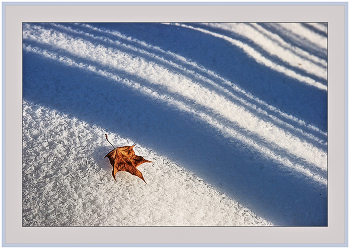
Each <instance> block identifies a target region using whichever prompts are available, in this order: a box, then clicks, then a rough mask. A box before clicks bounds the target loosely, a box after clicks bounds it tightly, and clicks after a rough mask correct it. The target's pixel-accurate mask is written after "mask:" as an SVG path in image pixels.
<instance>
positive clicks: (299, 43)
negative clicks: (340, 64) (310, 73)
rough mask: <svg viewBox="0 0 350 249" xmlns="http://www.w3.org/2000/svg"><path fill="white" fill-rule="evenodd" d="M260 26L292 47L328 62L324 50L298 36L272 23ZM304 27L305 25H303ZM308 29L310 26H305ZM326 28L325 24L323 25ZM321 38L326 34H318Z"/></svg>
mask: <svg viewBox="0 0 350 249" xmlns="http://www.w3.org/2000/svg"><path fill="white" fill-rule="evenodd" d="M259 25H260V26H262V27H263V28H265V29H266V30H269V31H270V32H272V33H276V34H278V35H279V36H280V37H281V38H282V39H284V40H286V41H288V42H289V43H290V44H291V45H292V46H296V47H300V48H302V49H303V50H305V51H307V52H309V53H310V54H313V55H315V56H317V57H319V58H321V59H324V60H326V61H328V53H327V51H326V50H325V49H322V48H318V47H316V46H315V45H314V44H313V43H311V42H308V41H306V40H305V39H302V38H301V37H299V36H298V35H295V34H293V33H292V32H290V31H289V30H286V29H284V28H282V27H280V26H278V25H276V24H274V23H259ZM304 26H305V24H304ZM307 26H308V28H310V25H307ZM325 26H327V24H325ZM318 33H319V34H320V35H321V36H324V37H327V34H325V33H321V32H318Z"/></svg>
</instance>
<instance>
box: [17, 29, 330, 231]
mask: <svg viewBox="0 0 350 249" xmlns="http://www.w3.org/2000/svg"><path fill="white" fill-rule="evenodd" d="M163 25H164V26H165V27H168V26H177V27H181V28H184V29H190V30H195V31H199V32H202V33H205V34H208V35H210V36H213V37H217V38H220V39H223V40H225V41H229V42H230V43H231V44H232V45H234V46H237V47H239V48H240V49H242V50H243V51H244V52H245V53H247V54H248V55H249V56H250V57H252V58H254V59H255V60H256V61H257V62H258V63H260V64H262V65H264V66H265V67H267V68H269V69H271V70H275V71H278V72H280V73H282V74H283V75H286V76H288V77H292V78H294V79H297V80H298V81H299V82H303V83H306V84H308V85H309V86H310V88H315V89H317V91H319V90H321V91H319V92H324V91H327V86H326V85H324V84H323V83H320V82H317V81H315V78H319V79H322V80H324V81H326V80H327V70H326V69H327V62H326V61H325V60H323V59H321V58H320V57H317V56H315V55H314V54H311V53H309V52H307V51H305V50H303V49H301V48H298V47H295V46H293V45H292V44H290V43H288V41H287V40H285V38H283V37H281V36H278V35H276V34H274V33H273V32H271V31H269V30H267V29H264V28H263V26H260V25H256V24H201V26H195V25H187V24H178V23H175V24H163ZM276 26H277V25H276ZM310 26H311V24H310ZM203 27H207V28H203ZM293 27H295V28H296V30H297V31H298V32H301V33H303V34H305V35H306V38H304V39H308V40H312V41H313V40H314V39H316V38H317V37H318V34H313V33H312V32H311V31H310V32H309V31H308V32H305V31H304V29H305V27H303V26H300V25H299V26H298V25H297V26H293ZM313 27H314V28H315V29H317V30H319V31H320V32H323V31H324V26H323V25H317V24H313ZM279 28H280V29H285V30H288V27H287V26H286V25H284V26H283V25H281V26H279ZM213 29H215V30H218V31H217V32H213V31H212V30H213ZM227 32H228V33H227ZM298 32H297V33H298ZM223 33H224V34H225V35H223ZM229 33H232V34H233V37H234V36H235V35H240V36H242V37H244V39H247V40H250V41H251V42H252V43H254V44H255V47H256V48H257V47H259V51H262V50H264V51H265V52H266V53H267V54H269V55H270V56H271V57H276V58H278V59H279V60H280V61H283V63H285V64H283V63H281V64H276V62H275V61H272V60H270V59H269V58H268V57H265V56H264V55H263V54H262V53H260V52H259V51H258V50H256V49H255V48H254V47H251V46H250V45H249V44H248V43H243V42H241V41H239V40H236V39H234V38H231V37H230V36H229V35H228V34H229ZM300 39H301V38H300ZM317 46H319V47H320V50H322V49H326V47H324V41H323V40H322V41H320V42H319V43H317ZM23 51H24V53H26V54H35V55H39V56H40V57H41V58H45V59H46V60H47V61H48V62H50V63H59V64H62V65H66V66H68V67H70V68H77V69H82V70H84V71H86V72H88V73H89V74H94V75H98V76H102V77H104V78H106V79H108V80H109V82H112V84H116V85H123V86H126V87H128V88H129V89H132V90H133V91H135V92H137V93H139V94H142V95H143V96H146V97H147V98H149V99H152V100H153V101H154V102H155V103H159V104H160V105H161V106H167V107H170V108H171V110H174V111H176V112H180V113H186V115H190V116H191V119H193V120H197V121H199V122H200V124H201V125H202V126H203V127H207V128H206V129H212V130H215V131H216V133H217V134H219V135H218V138H219V139H220V140H222V141H225V143H226V144H227V145H230V144H235V143H236V142H237V141H239V142H240V143H242V144H243V145H244V146H245V150H249V151H252V152H254V153H255V152H257V153H258V154H259V155H260V156H261V157H263V158H266V160H271V161H273V162H275V163H276V164H277V165H278V166H279V167H281V170H284V172H289V173H292V175H293V177H297V178H300V179H305V180H303V181H307V182H310V183H311V182H312V184H314V186H317V187H315V188H316V189H318V188H320V189H324V188H325V187H326V186H327V132H325V131H322V130H321V129H320V128H318V127H317V126H316V125H312V124H309V123H307V122H305V121H304V120H302V119H300V118H297V117H295V116H293V115H291V114H289V113H286V112H284V111H282V110H280V109H279V108H277V107H275V106H274V105H272V104H270V103H268V102H267V101H263V100H261V99H259V98H258V97H256V96H254V95H253V94H251V93H250V92H249V91H247V90H245V89H244V88H242V87H241V86H238V85H237V84H235V83H234V82H232V81H230V80H229V79H226V78H224V77H222V76H220V75H219V74H217V73H216V72H214V71H212V70H209V69H207V68H205V67H204V66H202V65H200V63H197V62H195V61H192V60H190V59H188V58H186V57H184V56H181V55H179V54H177V53H175V52H172V51H168V50H164V49H162V48H160V47H157V46H154V45H151V44H149V43H147V42H145V41H142V40H139V39H136V38H134V37H132V36H128V35H125V34H123V33H122V32H119V31H116V30H109V29H104V28H99V27H98V26H95V25H93V24H55V23H52V24H29V23H27V24H24V25H23ZM265 52H264V53H265ZM283 65H288V66H287V67H285V66H283ZM311 75H312V77H311ZM309 76H310V77H309ZM44 84H45V83H44ZM82 94H84V93H82ZM23 106H24V111H23V134H24V135H23V148H24V150H25V151H26V153H24V157H23V159H24V165H23V181H24V183H25V184H24V188H23V189H24V194H23V198H24V200H23V203H24V207H23V210H24V225H34V226H36V225H39V226H46V225H50V226H51V225H54V226H61V225H64V226H68V225H77V226H80V225H89V226H99V225H144V226H149V225H150V226H153V225H165V226H166V225H190V226H193V225H194V226H197V225H200V226H202V225H209V226H212V225H214V226H217V225H219V226H226V225H230V226H236V225H247V226H250V225H272V224H273V223H274V222H272V221H271V220H270V221H268V220H266V219H264V218H262V217H259V216H258V215H256V214H255V213H254V212H253V211H252V210H250V209H248V208H246V207H243V206H242V205H240V204H239V203H238V202H237V201H235V200H233V199H231V198H228V197H226V196H225V195H222V193H220V192H218V191H216V190H215V189H214V188H213V187H212V186H211V185H210V184H208V183H206V182H204V181H203V180H202V179H201V178H199V177H197V176H196V175H194V174H192V173H191V172H189V171H187V170H185V169H184V168H183V167H181V166H179V165H177V163H175V162H172V161H170V160H169V159H167V158H166V157H164V156H161V155H157V154H156V153H155V152H153V151H152V150H151V149H150V148H147V147H144V146H142V145H140V144H138V145H137V148H138V149H139V151H140V152H143V155H147V156H148V158H147V159H148V160H151V161H154V162H155V164H154V166H152V167H145V166H143V167H144V170H142V171H143V172H145V174H144V176H145V178H146V176H147V177H148V179H150V181H147V183H149V182H152V184H150V186H141V187H140V186H139V184H138V183H137V184H136V185H135V183H136V182H137V181H136V180H135V179H134V178H132V176H129V175H127V174H121V178H120V179H119V178H118V181H119V182H118V184H117V185H115V183H114V182H113V181H114V180H113V179H110V177H108V175H110V172H109V170H110V169H109V166H108V164H105V162H103V161H101V160H100V159H98V158H102V157H103V155H102V154H101V153H102V152H100V151H102V146H103V145H105V141H104V139H103V137H104V136H103V135H104V134H105V133H108V134H109V136H110V137H111V140H114V141H117V144H118V146H123V145H130V144H131V143H138V142H137V141H131V140H130V139H128V138H122V137H121V136H119V135H118V134H114V133H113V132H111V131H108V130H105V129H103V128H101V127H97V126H91V125H89V124H88V123H85V122H84V121H80V120H78V119H76V118H75V117H72V116H67V115H65V114H63V113H60V112H57V111H56V110H52V109H50V108H47V107H45V106H42V105H39V104H36V103H35V102H32V101H29V100H26V98H25V96H24V102H23ZM141 120H142V119H141ZM123 122H127V121H123ZM56 125H58V126H59V127H60V129H59V130H58V131H56V130H55V129H57V127H56ZM83 130H84V131H83ZM69 137H72V138H75V139H71V140H70V139H69ZM32 148H39V149H40V150H39V151H48V150H51V151H52V155H49V154H46V155H40V154H38V152H37V151H35V150H34V149H32ZM79 150H80V151H83V154H84V155H87V157H81V156H80V155H79V152H78V151H79ZM105 150H106V148H103V151H105ZM96 153H99V155H96ZM67 154H69V155H70V156H67ZM84 158H85V159H84ZM56 160H58V162H57V163H55V162H56ZM33 162H38V163H39V164H40V165H41V166H42V168H41V169H40V167H39V166H38V165H36V164H33ZM52 165H54V167H53V168H52V169H50V167H51V166H52ZM86 165H89V166H88V168H87V171H84V167H86ZM101 165H102V166H101ZM103 165H104V166H103ZM216 167H218V166H216ZM60 176H64V178H60ZM73 179H74V180H76V179H80V180H79V181H78V182H77V183H75V182H74V181H73ZM88 179H91V182H93V183H98V182H103V183H104V184H105V186H102V185H99V186H97V188H96V186H94V187H92V186H90V185H89V183H88V181H90V180H88ZM107 179H108V180H107ZM125 181H127V182H128V184H126V185H125ZM135 181H136V182H135ZM179 181H180V182H181V183H180V182H179ZM57 184H61V185H62V186H64V187H59V185H57ZM79 184H81V186H82V187H83V188H85V190H83V189H82V187H80V186H79ZM179 184H180V185H181V186H182V187H180V189H178V188H179V186H178V185H179ZM188 184H190V185H191V187H190V188H188ZM166 185H167V187H165V186H166ZM38 186H40V187H39V189H40V191H42V192H40V195H41V196H42V198H41V199H40V200H38V199H35V198H37V194H38V193H37V192H35V188H37V187H38ZM116 186H117V187H116ZM55 188H58V191H61V194H62V193H63V196H64V198H65V199H64V198H63V199H62V198H60V193H59V192H58V191H57V190H55ZM96 189H97V190H98V191H97V193H95V192H94V191H96ZM175 189H176V190H175ZM159 191H160V192H159ZM177 191H178V193H176V192H177ZM109 192H113V193H118V194H119V195H120V196H119V197H117V196H116V195H108V193H109ZM155 193H156V194H155ZM159 194H160V195H162V196H163V195H164V196H163V197H162V200H159V198H160V197H159ZM186 196H187V197H188V198H189V197H190V199H192V200H194V203H195V204H193V203H192V204H191V205H188V204H187V202H188V198H186ZM138 198H139V199H138ZM152 198H153V199H152ZM320 198H321V197H320ZM48 199H52V201H49V203H45V201H47V200H48ZM104 199H106V200H104ZM136 199H138V200H137V201H136ZM210 201H213V203H215V204H214V208H213V209H212V210H211V211H208V206H210V205H211V204H209V202H210ZM62 202H66V204H64V205H63V206H62ZM116 202H119V203H120V204H118V205H117V204H116ZM159 202H160V203H162V204H163V206H161V207H152V208H150V206H151V204H153V203H159ZM135 205H136V206H137V208H135ZM164 205H165V206H164ZM34 206H40V207H41V208H40V210H41V211H39V212H38V213H35V212H33V208H34ZM58 206H62V208H61V209H58V208H55V207H58ZM107 206H111V207H112V209H111V208H107ZM249 208H251V207H250V206H249ZM145 209H148V211H147V212H146V214H143V213H142V212H143V210H145ZM74 210H75V211H74ZM83 210H88V211H87V213H86V214H82V213H83ZM130 210H132V211H130ZM161 210H162V211H161ZM195 210H197V211H195ZM73 211H74V212H73ZM72 212H73V213H72ZM111 212H112V213H113V217H114V218H113V219H111V220H109V218H108V217H110V216H109V214H110V213H111ZM68 213H72V214H69V215H68ZM170 213H173V214H174V215H170V216H169V214H170ZM128 215H130V217H128ZM135 216H137V217H140V219H139V220H137V221H135V220H134V219H132V217H135ZM317 219H318V218H317ZM69 220H73V221H74V222H72V223H70V222H69ZM291 220H292V217H291ZM310 220H312V218H310ZM317 222H318V221H317ZM277 224H281V223H279V222H277Z"/></svg>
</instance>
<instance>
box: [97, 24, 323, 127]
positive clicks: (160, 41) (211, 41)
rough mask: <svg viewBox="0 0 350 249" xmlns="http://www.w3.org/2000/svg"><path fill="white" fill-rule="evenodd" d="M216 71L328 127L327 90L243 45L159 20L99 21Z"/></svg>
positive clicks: (245, 87)
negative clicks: (268, 64) (260, 61)
mask: <svg viewBox="0 0 350 249" xmlns="http://www.w3.org/2000/svg"><path fill="white" fill-rule="evenodd" d="M93 26H96V27H99V28H106V29H108V30H116V31H119V32H121V33H122V34H125V35H127V36H131V37H133V38H136V39H139V40H142V41H145V42H147V43H148V44H152V45H153V46H158V47H160V48H161V49H163V50H165V51H171V52H174V53H176V54H179V55H181V56H184V57H185V58H190V59H191V60H192V61H194V62H196V63H198V64H199V65H202V66H204V67H205V68H207V69H209V70H211V71H214V72H216V73H217V74H218V75H221V76H222V77H224V78H226V79H228V80H230V81H231V82H234V83H235V84H237V85H239V86H240V87H242V88H243V89H245V90H246V91H248V92H250V93H252V94H253V95H254V96H256V97H258V98H259V99H261V100H264V101H266V102H267V103H269V104H270V105H273V106H275V107H277V108H279V109H280V110H281V111H283V112H285V113H288V114H291V115H293V116H295V117H297V118H299V119H301V120H304V121H306V122H307V123H309V124H312V125H315V126H316V127H318V128H320V129H321V130H322V131H324V132H326V131H327V92H326V91H323V90H319V89H317V88H315V87H312V86H309V85H307V84H305V83H300V82H299V81H297V80H294V79H292V78H290V77H288V76H285V75H284V74H281V73H278V72H276V71H274V70H271V69H270V68H267V67H265V66H263V65H260V64H258V63H257V62H256V61H255V60H254V59H253V58H250V57H249V56H248V55H247V54H245V53H244V52H243V51H242V50H241V49H240V48H237V47H235V46H233V45H232V44H229V43H228V42H227V41H224V40H222V39H219V38H216V37H213V36H211V35H208V34H204V33H202V32H199V31H195V30H191V29H187V28H182V27H177V26H171V25H170V26H169V25H162V24H157V23H146V24H145V23H116V24H105V23H98V24H93Z"/></svg>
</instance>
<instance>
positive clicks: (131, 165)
mask: <svg viewBox="0 0 350 249" xmlns="http://www.w3.org/2000/svg"><path fill="white" fill-rule="evenodd" d="M106 139H107V141H108V138H107V134H106ZM108 142H109V141H108ZM134 146H135V144H134V145H133V146H124V147H118V148H115V149H114V150H111V151H110V152H109V153H108V154H107V155H106V156H105V157H108V159H109V162H110V163H111V165H112V166H113V171H112V175H113V177H114V180H116V178H115V175H116V173H117V172H118V171H127V172H129V173H131V174H133V175H135V176H138V177H140V178H141V179H142V180H143V181H144V182H146V181H145V179H144V178H143V176H142V173H141V172H140V171H139V170H138V169H137V168H136V167H138V166H139V165H141V164H143V163H147V162H149V163H151V161H148V160H146V159H144V158H143V157H142V156H137V155H135V152H134V149H133V148H134Z"/></svg>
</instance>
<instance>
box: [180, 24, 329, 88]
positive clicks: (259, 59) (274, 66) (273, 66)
mask: <svg viewBox="0 0 350 249" xmlns="http://www.w3.org/2000/svg"><path fill="white" fill-rule="evenodd" d="M174 25H177V26H180V27H185V28H189V29H193V30H197V31H200V32H203V33H205V34H209V35H212V36H214V37H218V38H221V39H224V40H226V41H228V42H230V43H231V44H233V45H234V46H237V47H239V48H241V49H242V50H243V51H244V52H245V53H247V54H248V55H249V56H251V57H252V58H254V59H255V60H256V61H257V62H258V63H260V64H263V65H264V66H266V67H268V68H271V69H273V70H276V71H278V72H280V73H283V74H285V75H287V76H289V77H291V78H294V79H296V80H298V81H300V82H304V83H306V84H309V85H311V86H314V87H317V88H319V89H321V90H324V91H327V86H325V85H323V84H322V83H320V82H317V81H315V80H314V79H311V78H310V77H307V76H303V75H300V74H298V73H296V72H294V71H293V70H290V69H288V68H285V67H283V66H281V65H278V64H276V63H274V62H272V61H270V60H268V59H267V58H265V57H264V56H263V55H262V54H260V53H259V52H258V51H256V50H255V49H253V48H252V47H250V46H248V45H247V44H245V43H242V42H240V41H238V40H235V39H232V38H230V37H227V36H225V35H221V34H218V33H215V32H211V31H209V30H206V29H202V28H197V27H193V26H190V25H186V24H174Z"/></svg>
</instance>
